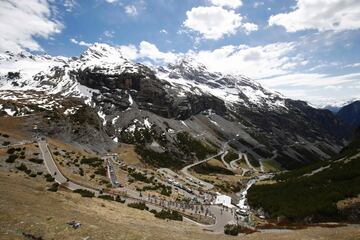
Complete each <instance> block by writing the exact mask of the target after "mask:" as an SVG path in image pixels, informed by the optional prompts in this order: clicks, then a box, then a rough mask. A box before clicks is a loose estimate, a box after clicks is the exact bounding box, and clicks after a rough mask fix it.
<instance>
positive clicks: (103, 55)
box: [80, 43, 126, 63]
mask: <svg viewBox="0 0 360 240" xmlns="http://www.w3.org/2000/svg"><path fill="white" fill-rule="evenodd" d="M80 59H83V60H87V61H89V60H94V59H102V60H104V61H105V62H107V63H110V62H112V63H116V62H119V63H123V62H124V61H125V60H126V58H125V57H124V56H123V54H122V53H121V51H120V49H119V48H116V47H112V46H110V45H108V44H105V43H94V44H93V45H91V46H90V47H89V48H88V49H87V50H86V51H85V52H84V53H82V54H81V56H80Z"/></svg>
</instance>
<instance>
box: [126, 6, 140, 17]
mask: <svg viewBox="0 0 360 240" xmlns="http://www.w3.org/2000/svg"><path fill="white" fill-rule="evenodd" d="M124 10H125V13H126V14H127V15H129V16H131V17H136V16H137V15H138V14H139V13H138V10H137V8H136V6H135V5H126V6H125V7H124Z"/></svg>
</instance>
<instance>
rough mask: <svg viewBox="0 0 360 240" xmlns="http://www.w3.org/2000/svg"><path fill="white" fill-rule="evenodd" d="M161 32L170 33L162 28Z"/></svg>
mask: <svg viewBox="0 0 360 240" xmlns="http://www.w3.org/2000/svg"><path fill="white" fill-rule="evenodd" d="M160 33H163V34H168V31H166V30H165V29H161V30H160Z"/></svg>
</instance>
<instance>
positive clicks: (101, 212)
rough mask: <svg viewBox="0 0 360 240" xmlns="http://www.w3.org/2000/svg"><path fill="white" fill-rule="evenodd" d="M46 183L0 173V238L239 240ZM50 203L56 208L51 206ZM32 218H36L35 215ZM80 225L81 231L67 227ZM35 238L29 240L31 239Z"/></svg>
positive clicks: (328, 234)
mask: <svg viewBox="0 0 360 240" xmlns="http://www.w3.org/2000/svg"><path fill="white" fill-rule="evenodd" d="M46 184H47V183H46V182H45V181H44V180H42V179H38V178H35V179H33V178H26V177H24V176H22V175H21V174H14V173H7V172H3V171H0V196H1V197H0V200H1V204H0V212H1V214H0V239H4V240H5V239H9V240H10V239H11V240H12V239H25V238H24V236H23V233H25V234H29V235H33V236H35V237H41V238H42V239H54V240H57V239H69V240H71V239H129V240H132V239H134V240H135V239H158V240H162V239H164V240H165V239H166V240H167V239H178V240H187V239H199V240H202V239H204V240H205V239H207V240H215V239H217V240H220V239H238V238H236V237H229V236H222V235H216V234H211V233H209V232H206V231H204V230H202V228H201V227H199V226H197V225H193V224H190V223H187V222H185V221H183V222H179V221H177V222H173V221H165V220H162V219H158V218H156V217H154V215H153V214H152V213H149V212H147V211H140V210H138V209H133V208H129V207H127V206H126V205H125V204H121V203H117V202H114V201H108V200H102V199H99V198H91V199H90V198H82V197H81V196H80V195H78V194H74V193H71V192H68V191H63V190H60V191H58V192H56V193H54V192H49V191H46ZM49 203H51V204H49ZM30 213H31V214H30ZM71 220H76V221H79V222H81V227H80V228H79V229H76V230H75V229H72V228H71V227H70V226H68V225H67V224H66V223H67V222H68V221H71ZM359 237H360V233H359V231H358V228H357V227H356V226H347V227H343V228H336V229H324V228H310V229H305V230H299V231H296V232H289V233H286V232H285V233H276V232H274V233H255V234H251V235H248V236H244V237H243V238H244V239H247V240H257V239H267V240H298V239H310V238H311V239H314V240H320V239H328V240H335V239H348V240H355V239H359ZM29 239H30V238H29Z"/></svg>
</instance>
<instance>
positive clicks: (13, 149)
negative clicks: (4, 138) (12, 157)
mask: <svg viewBox="0 0 360 240" xmlns="http://www.w3.org/2000/svg"><path fill="white" fill-rule="evenodd" d="M15 151H16V150H15V148H9V149H8V150H7V151H6V152H7V153H8V154H13V153H14V152H15Z"/></svg>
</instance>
